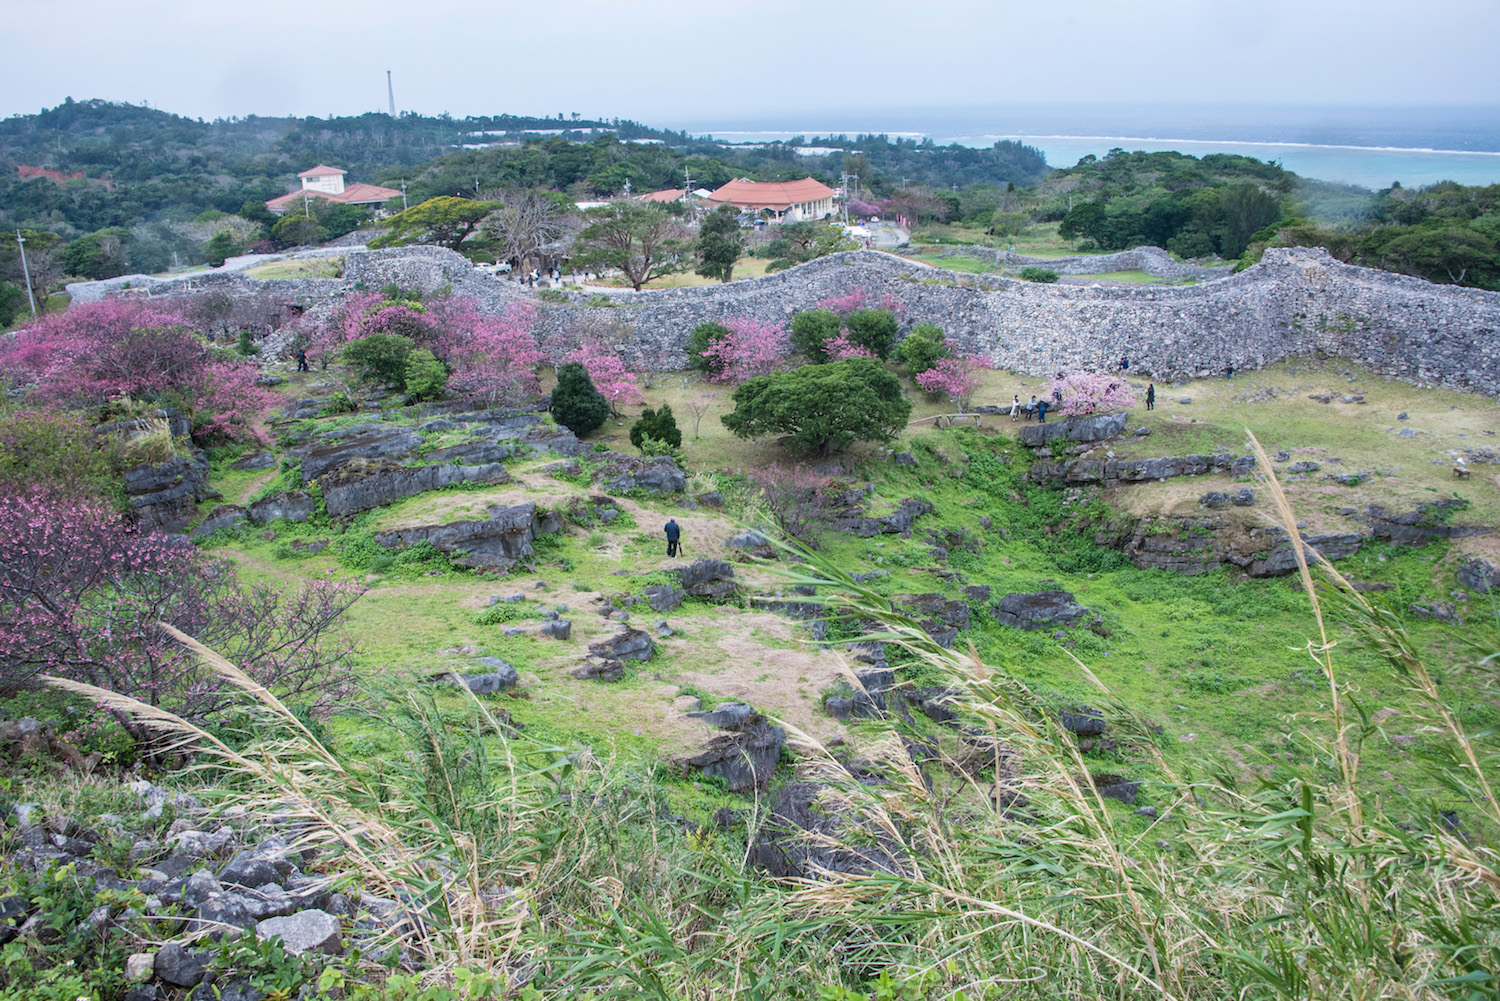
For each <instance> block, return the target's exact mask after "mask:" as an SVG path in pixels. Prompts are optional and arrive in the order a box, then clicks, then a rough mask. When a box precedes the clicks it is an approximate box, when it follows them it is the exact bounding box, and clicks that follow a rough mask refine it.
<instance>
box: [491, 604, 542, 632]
mask: <svg viewBox="0 0 1500 1001" xmlns="http://www.w3.org/2000/svg"><path fill="white" fill-rule="evenodd" d="M540 614H541V611H540V609H539V608H538V607H537V606H536V605H535V604H533V603H532V602H530V601H497V602H495V603H494V604H493V605H490V606H489V607H488V608H486V609H484V610H483V611H481V612H476V613H475V615H474V624H475V625H476V626H498V625H503V624H504V623H506V622H519V621H521V620H522V619H534V618H537V617H539V616H540Z"/></svg>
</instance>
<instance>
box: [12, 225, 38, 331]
mask: <svg viewBox="0 0 1500 1001" xmlns="http://www.w3.org/2000/svg"><path fill="white" fill-rule="evenodd" d="M16 246H18V247H20V248H21V274H22V275H24V276H25V278H26V298H27V300H28V301H29V302H30V303H31V315H32V316H35V315H36V296H35V295H33V294H32V291H31V269H30V268H28V267H27V266H26V237H24V236H22V235H21V231H20V230H19V229H18V230H16Z"/></svg>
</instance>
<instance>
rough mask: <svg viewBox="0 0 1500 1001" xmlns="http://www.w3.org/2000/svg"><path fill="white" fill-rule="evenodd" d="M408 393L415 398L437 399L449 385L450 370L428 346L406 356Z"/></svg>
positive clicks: (405, 379)
mask: <svg viewBox="0 0 1500 1001" xmlns="http://www.w3.org/2000/svg"><path fill="white" fill-rule="evenodd" d="M404 382H405V383H406V395H407V396H408V397H410V398H411V399H413V400H435V399H437V398H438V397H439V396H442V395H443V389H444V387H446V386H447V385H448V370H447V369H446V368H444V367H443V363H442V362H440V361H438V360H437V359H436V358H434V357H433V355H432V352H431V351H428V350H427V349H426V348H418V349H417V350H416V351H413V352H412V353H411V354H409V355H407V357H406V375H405V378H404Z"/></svg>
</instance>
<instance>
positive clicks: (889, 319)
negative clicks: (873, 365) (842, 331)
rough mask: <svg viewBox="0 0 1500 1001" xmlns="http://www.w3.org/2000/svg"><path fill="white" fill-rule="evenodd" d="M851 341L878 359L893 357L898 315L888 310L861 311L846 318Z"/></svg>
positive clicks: (845, 323)
mask: <svg viewBox="0 0 1500 1001" xmlns="http://www.w3.org/2000/svg"><path fill="white" fill-rule="evenodd" d="M844 326H846V327H848V328H849V340H850V341H852V342H853V343H855V344H858V345H859V346H860V347H862V348H864V349H865V350H867V351H869V352H870V353H871V354H873V355H874V356H875V357H877V358H881V359H885V358H889V357H890V356H891V345H892V344H893V343H894V342H895V340H896V314H895V313H892V312H891V311H890V310H888V309H859V310H855V311H854V312H852V313H850V314H849V315H848V316H846V317H844Z"/></svg>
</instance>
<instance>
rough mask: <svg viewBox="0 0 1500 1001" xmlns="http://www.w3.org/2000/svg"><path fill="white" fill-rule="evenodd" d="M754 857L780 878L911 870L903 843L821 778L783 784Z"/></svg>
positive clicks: (763, 827) (756, 845)
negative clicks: (859, 812)
mask: <svg viewBox="0 0 1500 1001" xmlns="http://www.w3.org/2000/svg"><path fill="white" fill-rule="evenodd" d="M754 860H755V862H756V864H757V865H759V866H760V867H761V868H763V869H765V870H766V871H767V872H769V873H770V874H771V875H772V876H775V877H777V878H781V879H786V878H792V879H817V878H819V877H820V875H821V874H822V873H825V872H836V873H848V874H850V875H860V876H864V875H870V874H872V873H876V872H904V871H907V870H908V869H909V866H908V865H907V864H906V854H905V850H904V849H903V848H902V846H901V844H900V842H898V841H897V840H896V839H895V838H893V837H892V836H891V835H890V833H889V832H888V831H886V830H883V829H882V828H881V826H880V825H879V824H878V823H861V818H860V817H859V816H858V815H857V814H856V813H855V812H854V809H853V808H852V807H851V806H850V805H849V800H848V799H847V798H846V797H843V796H839V795H837V794H836V793H835V792H834V790H833V789H832V788H830V787H829V786H826V785H824V784H822V783H819V782H792V783H789V784H787V785H786V786H785V787H783V788H782V790H781V796H780V798H779V799H778V801H777V803H776V809H775V811H774V812H773V813H772V814H771V816H770V818H769V819H768V820H767V822H766V823H765V824H764V825H763V826H762V827H761V829H760V833H759V835H758V836H757V838H756V841H755V845H754Z"/></svg>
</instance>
